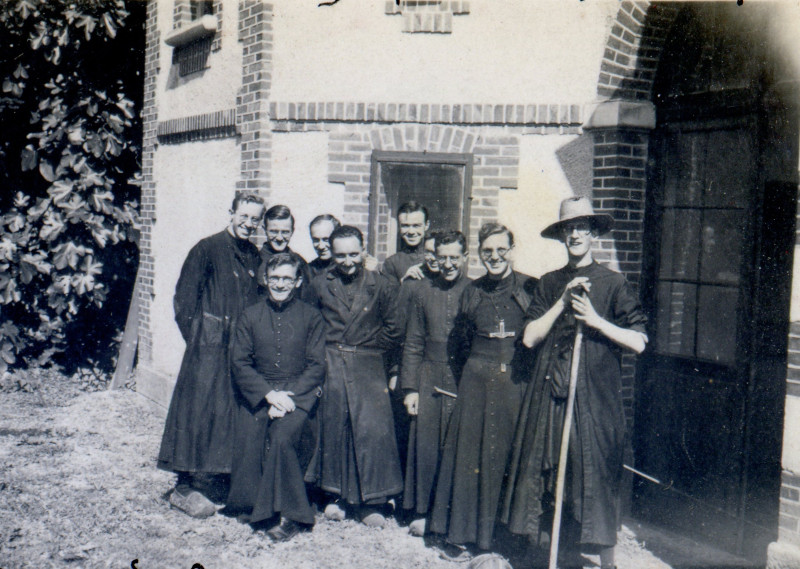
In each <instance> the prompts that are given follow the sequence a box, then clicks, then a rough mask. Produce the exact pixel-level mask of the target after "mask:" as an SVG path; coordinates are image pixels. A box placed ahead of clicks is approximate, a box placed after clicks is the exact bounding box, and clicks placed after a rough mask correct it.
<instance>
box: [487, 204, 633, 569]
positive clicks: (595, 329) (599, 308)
mask: <svg viewBox="0 0 800 569" xmlns="http://www.w3.org/2000/svg"><path fill="white" fill-rule="evenodd" d="M612 223H613V219H612V218H611V216H609V215H606V214H595V213H594V210H593V209H592V204H591V202H590V201H589V200H588V199H587V198H569V199H567V200H564V201H563V202H562V204H561V212H560V219H559V221H557V222H556V223H553V224H552V225H550V226H548V227H547V228H546V229H545V230H544V231H542V236H543V237H546V238H548V239H556V240H558V241H561V242H562V243H563V244H564V246H565V247H566V249H567V258H568V260H567V265H566V266H565V267H563V268H561V269H559V270H557V271H553V272H551V273H547V274H546V275H544V276H543V277H542V280H541V281H540V282H539V285H538V287H537V289H536V292H535V294H534V296H533V299H532V302H531V304H530V307H529V308H528V311H527V312H526V314H525V320H526V325H525V330H524V334H523V337H522V342H523V344H524V345H525V346H526V347H529V348H531V347H538V350H537V352H536V353H537V358H536V366H535V369H534V371H533V374H532V381H531V383H530V384H529V386H528V389H527V391H526V394H525V402H524V405H523V408H524V409H526V410H527V411H526V412H525V413H523V415H522V416H521V417H520V424H519V426H518V429H517V434H516V437H515V444H514V453H513V456H512V461H511V463H510V465H511V466H510V478H509V488H508V492H507V493H506V500H505V505H504V512H503V519H504V521H507V522H508V525H509V529H510V530H511V531H512V532H514V533H520V534H529V535H536V534H537V533H538V532H539V526H540V525H543V527H542V529H544V530H545V531H546V532H548V533H549V532H550V530H551V526H552V523H553V522H552V520H553V507H554V503H555V485H556V473H557V471H558V461H559V450H560V446H561V437H562V429H563V422H564V416H565V413H566V400H567V396H568V389H569V381H570V380H569V377H570V368H571V359H572V349H573V345H574V339H575V330H576V325H577V323H578V322H580V323H582V324H583V345H582V349H581V353H580V365H579V367H578V376H577V392H576V398H575V409H574V413H575V415H574V422H573V423H572V428H571V431H570V433H569V437H570V446H569V455H568V457H567V461H568V465H569V467H568V469H567V478H566V486H565V489H564V490H565V491H564V510H563V512H564V516H563V518H562V528H561V536H562V538H561V541H560V543H561V544H562V545H563V548H562V550H561V551H562V553H563V556H562V557H563V563H564V566H567V567H578V566H581V561H582V558H581V555H580V553H581V550H583V551H586V552H590V553H595V554H599V555H600V563H601V567H602V568H603V569H610V568H612V567H614V546H615V544H616V541H617V527H618V524H619V501H620V497H621V482H622V460H623V456H624V454H625V444H626V443H625V440H626V438H625V414H624V411H623V405H622V392H623V389H622V381H621V375H622V374H621V368H620V359H621V356H622V352H623V351H626V350H627V351H632V352H635V353H637V354H639V353H641V352H642V351H643V350H644V348H645V345H646V344H647V334H646V331H645V324H646V318H645V316H644V314H643V312H642V309H641V306H640V304H639V299H638V295H637V294H636V293H635V292H634V290H633V289H632V287H631V286H630V285H629V284H628V282H627V280H626V279H625V277H624V276H623V275H621V274H619V273H616V272H613V271H611V270H610V269H608V268H606V267H604V266H602V265H599V264H597V263H596V262H595V261H594V258H593V255H592V246H593V244H594V243H595V241H596V240H597V238H598V237H599V236H600V235H602V234H603V233H605V232H606V231H608V230H610V229H611V226H612Z"/></svg>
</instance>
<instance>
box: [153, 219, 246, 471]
mask: <svg viewBox="0 0 800 569" xmlns="http://www.w3.org/2000/svg"><path fill="white" fill-rule="evenodd" d="M259 260H260V259H259V255H258V250H257V249H256V247H255V245H253V244H252V243H250V242H249V241H246V240H243V239H236V238H235V237H233V236H232V235H231V234H230V233H229V232H228V231H227V230H225V231H222V232H220V233H217V234H216V235H212V236H210V237H207V238H205V239H203V240H201V241H200V242H199V243H197V245H195V246H194V247H193V248H192V249H191V251H189V255H188V256H187V257H186V261H185V262H184V264H183V268H182V269H181V274H180V278H179V279H178V284H177V286H176V287H175V297H174V307H175V320H176V322H177V323H178V328H180V331H181V335H182V336H183V339H184V340H185V341H186V351H185V352H184V355H183V361H182V362H181V369H180V372H179V373H178V379H177V382H176V383H175V389H174V391H173V393H172V400H171V402H170V406H169V412H168V414H167V420H166V424H165V426H164V435H163V437H162V439H161V449H160V451H159V454H158V467H159V468H161V469H164V470H172V471H175V472H194V473H198V472H206V473H227V472H230V471H231V448H232V442H233V415H234V407H235V403H234V401H233V388H232V385H231V375H230V360H229V352H228V347H229V340H230V333H231V328H232V326H233V324H234V322H235V320H236V318H237V317H238V316H239V314H240V313H241V312H242V310H244V308H245V307H246V306H248V305H250V304H252V303H254V302H256V301H257V300H258V284H257V282H256V271H257V269H258V265H259Z"/></svg>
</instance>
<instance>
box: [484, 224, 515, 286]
mask: <svg viewBox="0 0 800 569" xmlns="http://www.w3.org/2000/svg"><path fill="white" fill-rule="evenodd" d="M511 248H512V247H511V243H510V242H509V238H508V234H507V233H496V234H494V235H490V236H489V237H487V238H486V239H484V241H483V243H481V246H480V251H479V252H480V255H481V262H482V263H483V266H484V267H486V271H487V272H488V273H489V275H490V276H492V277H502V276H504V275H505V274H506V272H507V271H508V270H509V269H510V260H509V259H508V256H509V253H510V252H511Z"/></svg>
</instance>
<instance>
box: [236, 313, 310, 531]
mask: <svg viewBox="0 0 800 569" xmlns="http://www.w3.org/2000/svg"><path fill="white" fill-rule="evenodd" d="M231 365H232V368H233V380H234V385H235V394H236V398H237V403H238V411H237V414H236V421H235V436H234V451H233V470H232V472H231V489H230V492H229V494H228V500H227V507H228V508H229V509H230V510H231V511H246V512H247V511H252V514H251V516H250V521H251V522H258V521H261V520H264V519H267V518H270V517H272V516H273V515H275V514H277V513H281V514H282V515H283V516H284V517H286V518H289V519H291V520H294V521H296V522H301V523H306V524H311V523H314V510H313V508H312V507H311V506H310V505H309V502H308V497H307V495H306V488H305V482H304V480H303V475H304V466H305V465H304V462H307V459H308V457H303V456H301V454H302V449H301V448H300V441H301V436H302V434H303V429H304V428H306V427H307V423H308V420H307V419H308V414H309V413H310V412H311V411H312V410H313V408H314V406H315V405H316V403H317V400H318V396H319V394H320V386H321V385H322V382H323V379H324V376H325V323H324V321H323V319H322V315H320V313H319V311H318V310H317V309H316V308H314V307H312V306H310V305H308V304H306V303H305V302H303V301H301V300H298V299H294V298H293V299H291V300H289V301H288V302H285V303H282V304H278V303H275V302H274V301H272V300H271V299H270V298H267V299H265V300H263V301H262V302H259V303H258V304H255V305H253V306H251V307H249V308H248V309H247V310H245V312H244V314H243V315H242V317H241V318H240V320H239V323H238V325H237V327H236V330H235V333H234V337H233V340H232V342H231ZM273 390H275V391H291V392H293V393H294V395H293V396H292V400H293V401H294V403H295V405H296V409H295V410H294V411H292V412H291V413H287V414H286V415H285V416H283V417H280V418H277V419H270V418H269V416H268V411H269V403H267V401H266V400H265V396H266V395H267V393H269V392H270V391H273Z"/></svg>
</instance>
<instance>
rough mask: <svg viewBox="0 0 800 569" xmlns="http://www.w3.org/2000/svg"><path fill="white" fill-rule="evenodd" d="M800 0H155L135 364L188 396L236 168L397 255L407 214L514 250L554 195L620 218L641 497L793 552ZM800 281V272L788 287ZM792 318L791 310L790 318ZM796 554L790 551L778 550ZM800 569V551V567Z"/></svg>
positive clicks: (542, 221)
mask: <svg viewBox="0 0 800 569" xmlns="http://www.w3.org/2000/svg"><path fill="white" fill-rule="evenodd" d="M798 16H800V12H798V9H797V8H796V7H791V6H789V4H788V3H775V4H768V3H752V2H751V3H746V5H745V6H742V7H739V6H737V5H736V3H734V2H724V3H722V2H719V3H695V2H690V3H686V4H682V3H657V2H654V3H650V2H635V3H634V2H627V1H626V2H594V3H591V2H586V3H579V2H575V3H568V4H565V3H557V2H541V3H539V2H537V3H531V2H523V1H521V0H504V1H500V0H497V1H494V0H493V1H492V2H487V1H485V0H484V1H473V2H468V1H463V0H454V1H451V0H400V1H399V2H395V0H386V1H384V0H380V1H378V0H374V1H371V2H364V1H361V0H359V1H358V2H355V1H353V0H340V1H339V2H337V3H335V4H333V5H330V6H319V7H318V6H317V3H316V2H310V1H292V2H289V1H288V0H286V1H276V2H274V3H272V4H268V3H263V2H259V1H256V0H213V1H206V2H202V1H198V2H195V1H190V0H150V2H149V4H148V26H147V54H146V69H145V113H144V117H145V140H144V174H145V180H144V186H143V228H142V248H141V255H142V256H141V259H142V261H141V267H142V270H141V272H140V279H141V283H140V284H141V285H142V286H141V288H142V293H141V297H140V301H141V303H142V306H143V310H142V313H141V316H140V327H139V332H140V354H139V366H138V376H137V385H138V389H139V391H140V392H141V393H142V394H143V395H144V396H146V397H148V398H150V399H153V400H155V401H157V402H159V403H161V404H166V403H167V402H168V399H169V396H170V393H171V388H172V385H173V382H174V377H175V374H176V372H177V367H178V363H179V361H180V356H181V353H182V349H183V345H182V342H181V340H180V336H179V334H178V332H177V327H176V326H175V325H174V323H173V321H172V312H171V298H172V293H173V291H174V285H175V281H176V279H177V275H178V271H179V270H180V265H181V263H182V261H183V258H184V257H185V255H186V252H187V251H188V249H189V247H191V245H193V244H194V243H195V242H196V241H197V240H198V239H199V238H201V237H203V236H205V235H207V234H209V233H211V232H213V231H215V230H219V229H220V228H222V227H223V226H224V224H225V222H226V218H227V213H226V212H227V208H228V205H229V203H230V201H231V199H232V197H233V195H234V192H235V191H236V190H238V189H248V190H254V191H258V192H260V193H261V194H263V195H264V196H265V197H266V198H267V200H268V201H269V202H270V203H285V204H286V205H289V206H290V207H291V208H292V210H293V211H294V212H295V214H296V217H297V221H298V226H297V231H296V234H295V237H294V241H293V243H292V246H293V247H294V248H295V249H296V250H298V251H300V252H301V253H304V254H310V253H311V248H310V242H309V240H308V237H307V232H306V229H305V228H306V226H307V223H308V221H309V220H310V219H311V218H312V217H313V216H314V215H316V214H318V213H322V212H329V213H333V214H334V215H337V216H338V217H340V219H342V220H343V221H344V222H346V223H350V224H354V225H357V226H359V227H360V228H361V229H362V230H363V231H364V233H365V235H367V236H368V247H369V249H370V251H371V252H372V253H373V254H375V255H376V256H377V257H378V258H379V259H383V258H385V257H386V256H387V255H389V254H391V253H392V252H393V251H394V250H395V248H396V239H395V233H396V228H395V226H394V221H393V219H392V215H391V214H392V212H393V211H394V210H395V209H396V208H397V206H398V205H399V204H400V203H402V202H403V201H406V200H408V199H418V200H420V201H423V202H425V203H427V204H428V205H429V206H430V207H431V208H432V209H433V210H434V211H435V216H434V220H435V223H436V224H438V225H440V226H442V227H451V228H459V229H461V230H463V231H465V232H466V233H468V235H469V238H470V244H471V250H472V252H473V255H472V256H471V262H472V265H471V270H472V271H474V272H475V273H478V272H479V271H480V269H479V266H478V263H477V256H476V255H475V254H474V253H475V247H476V241H477V228H478V227H479V226H480V224H482V223H483V222H485V221H488V220H500V221H502V222H504V223H506V224H507V225H509V226H510V227H511V229H512V230H513V231H514V232H515V234H516V236H517V241H518V246H517V251H516V266H517V267H518V268H520V269H522V270H523V271H527V272H530V273H531V274H534V275H537V276H538V275H540V274H541V273H543V272H545V271H548V270H551V269H554V268H556V267H558V266H560V265H561V264H563V262H564V257H563V256H562V255H563V252H562V251H561V250H560V248H559V247H558V245H557V244H553V243H548V242H546V241H545V240H543V239H542V238H541V237H539V232H540V231H541V229H542V228H543V227H544V226H546V225H547V224H548V223H550V222H551V221H552V220H553V219H555V216H556V215H557V209H558V203H559V201H560V200H561V199H562V198H564V197H567V196H569V195H574V194H580V195H588V196H590V197H592V199H593V200H594V204H595V207H596V208H597V209H599V210H601V211H605V212H608V213H610V214H611V215H613V216H614V218H615V219H616V221H617V223H616V227H615V229H614V231H613V232H612V233H611V234H609V235H608V237H607V238H606V239H604V240H603V241H602V242H601V243H600V246H599V249H598V257H599V259H600V260H602V261H605V262H607V263H609V264H610V265H611V266H612V268H615V269H617V270H620V271H622V272H624V273H625V274H626V275H627V277H628V278H629V279H630V280H631V281H632V282H634V283H637V285H638V286H639V288H640V293H641V296H642V301H643V303H644V305H645V307H646V309H647V310H648V313H649V315H650V318H651V324H652V325H651V333H650V337H651V342H650V346H649V348H648V350H647V352H646V354H645V355H644V356H642V357H641V358H640V359H639V361H634V360H633V359H632V358H631V359H630V360H628V361H627V364H626V374H627V376H626V377H627V380H626V387H625V390H626V392H625V394H624V396H625V399H626V402H627V404H628V410H629V418H630V420H631V426H632V435H633V443H634V453H635V457H634V458H633V460H635V463H636V466H637V468H640V469H641V470H644V471H646V472H648V473H650V474H652V475H654V476H656V477H657V478H658V479H660V480H662V481H664V482H665V484H667V483H669V484H671V488H672V490H664V488H663V487H659V486H655V485H653V484H651V483H649V482H645V481H642V480H636V481H633V482H632V488H633V501H632V511H633V513H634V514H635V515H638V516H642V517H644V518H647V519H649V520H651V521H653V522H656V523H659V524H664V525H665V526H669V527H674V528H677V529H679V530H681V531H686V532H691V533H692V535H695V536H701V537H703V538H704V539H709V540H712V541H713V542H714V543H717V544H718V545H721V546H723V547H725V548H726V549H728V550H730V551H733V552H737V553H739V554H743V555H746V556H749V557H751V558H753V559H755V560H761V561H763V559H765V558H766V557H767V548H768V546H769V564H770V566H772V567H782V566H789V565H788V564H791V563H798V562H800V525H798V524H800V498H798V496H799V495H800V435H798V434H797V433H800V356H798V355H797V354H800V328H799V327H798V326H800V280H798V279H795V278H793V275H794V273H793V268H792V267H793V260H794V256H795V251H796V250H797V248H796V243H795V242H796V237H795V236H796V224H797V215H796V212H797V209H796V208H797V189H798V139H799V138H800V136H799V135H800V131H799V129H798V113H797V109H798V103H800V97H799V96H798V90H797V85H798V83H797V81H798V77H799V76H800V58H798V56H797V55H796V54H797V53H800V50H799V49H798V48H800V46H799V45H797V43H798V41H800V40H798V38H800V33H799V32H800V30H799V29H798V28H800V17H798ZM795 291H798V292H795ZM796 328H797V329H796ZM781 563H783V565H782V564H781ZM793 566H796V565H793Z"/></svg>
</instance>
